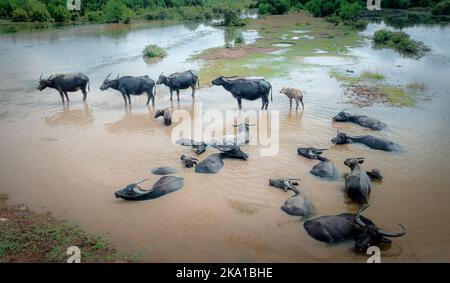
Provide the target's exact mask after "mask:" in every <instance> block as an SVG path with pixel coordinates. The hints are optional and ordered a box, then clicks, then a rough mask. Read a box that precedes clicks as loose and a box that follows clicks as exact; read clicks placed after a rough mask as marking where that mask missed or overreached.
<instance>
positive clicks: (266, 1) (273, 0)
mask: <svg viewBox="0 0 450 283" xmlns="http://www.w3.org/2000/svg"><path fill="white" fill-rule="evenodd" d="M257 7H258V12H259V13H260V14H276V15H281V14H285V13H287V12H288V11H289V9H290V7H291V1H290V0H258V3H257Z"/></svg>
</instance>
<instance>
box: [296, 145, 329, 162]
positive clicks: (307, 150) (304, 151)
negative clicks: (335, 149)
mask: <svg viewBox="0 0 450 283" xmlns="http://www.w3.org/2000/svg"><path fill="white" fill-rule="evenodd" d="M325 150H327V149H317V148H314V147H299V148H297V153H298V154H299V155H301V156H303V157H306V158H309V159H319V157H320V155H321V154H322V153H323V152H324V151H325Z"/></svg>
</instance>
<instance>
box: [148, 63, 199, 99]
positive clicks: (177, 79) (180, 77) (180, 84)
mask: <svg viewBox="0 0 450 283" xmlns="http://www.w3.org/2000/svg"><path fill="white" fill-rule="evenodd" d="M156 84H158V85H160V84H164V85H166V86H167V87H168V88H169V89H170V100H172V92H173V91H176V92H177V100H180V89H187V88H189V87H190V88H192V97H195V89H196V88H197V87H199V86H200V80H199V79H198V76H197V75H196V74H194V72H193V71H192V70H189V71H185V72H182V73H174V74H172V75H170V76H168V77H166V76H164V75H163V74H161V75H159V79H158V81H157V82H156Z"/></svg>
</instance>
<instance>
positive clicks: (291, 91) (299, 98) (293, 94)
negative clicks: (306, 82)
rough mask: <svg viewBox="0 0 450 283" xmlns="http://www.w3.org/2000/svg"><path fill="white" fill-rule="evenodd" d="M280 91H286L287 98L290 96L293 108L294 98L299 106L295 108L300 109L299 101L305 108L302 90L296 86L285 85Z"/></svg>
mask: <svg viewBox="0 0 450 283" xmlns="http://www.w3.org/2000/svg"><path fill="white" fill-rule="evenodd" d="M280 93H284V94H285V95H286V96H287V98H289V104H290V107H291V108H292V99H295V103H296V104H297V107H296V108H295V110H298V105H299V103H301V104H302V108H303V109H305V105H304V104H303V92H302V91H301V90H299V89H295V88H289V87H287V88H286V87H283V88H282V89H281V90H280Z"/></svg>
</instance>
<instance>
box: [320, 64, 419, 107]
mask: <svg viewBox="0 0 450 283" xmlns="http://www.w3.org/2000/svg"><path fill="white" fill-rule="evenodd" d="M329 75H330V76H331V77H333V78H335V79H336V80H338V81H339V82H341V84H342V85H343V86H344V87H345V89H346V94H347V95H348V96H349V97H350V98H351V101H350V102H351V103H353V104H356V105H358V106H361V107H364V106H370V105H372V104H375V103H384V104H388V105H391V106H395V107H414V106H416V104H417V102H418V101H419V100H423V99H425V97H424V95H423V94H424V92H425V89H426V87H425V85H424V84H423V83H420V82H411V83H409V84H407V85H405V86H401V85H390V84H388V83H386V82H385V76H384V75H383V74H381V73H378V72H371V71H363V72H362V73H361V74H360V75H350V74H345V73H342V72H339V71H337V70H331V71H330V72H329Z"/></svg>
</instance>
